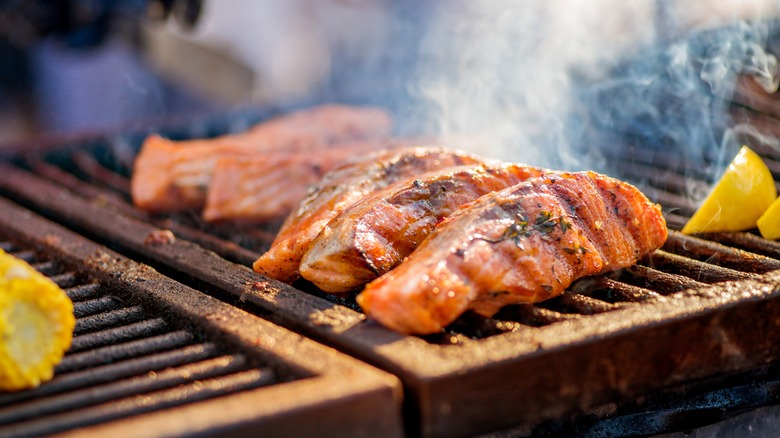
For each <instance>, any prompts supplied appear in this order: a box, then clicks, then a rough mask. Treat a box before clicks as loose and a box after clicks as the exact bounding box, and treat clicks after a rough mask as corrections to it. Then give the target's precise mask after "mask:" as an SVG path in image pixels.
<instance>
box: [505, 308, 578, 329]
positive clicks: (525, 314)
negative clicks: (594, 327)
mask: <svg viewBox="0 0 780 438" xmlns="http://www.w3.org/2000/svg"><path fill="white" fill-rule="evenodd" d="M581 317H582V316H580V315H577V314H570V313H561V312H556V311H554V310H549V309H545V308H543V307H537V306H533V305H531V304H514V305H511V306H506V307H504V308H502V309H501V310H499V311H498V313H496V314H495V315H493V318H494V319H498V320H501V321H513V322H518V323H520V324H523V325H527V326H531V327H542V326H545V325H550V324H552V323H555V322H561V321H569V320H573V319H579V318H581Z"/></svg>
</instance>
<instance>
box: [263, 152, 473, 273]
mask: <svg viewBox="0 0 780 438" xmlns="http://www.w3.org/2000/svg"><path fill="white" fill-rule="evenodd" d="M481 162H483V160H482V159H480V158H478V157H476V156H474V155H470V154H466V153H465V152H460V151H452V150H447V149H443V148H426V147H419V148H403V149H399V150H389V151H377V152H376V153H373V154H369V155H368V156H366V157H365V159H361V160H360V161H358V162H354V163H350V164H346V165H344V166H342V167H339V168H337V169H335V170H333V171H332V172H330V173H328V174H327V175H326V176H325V177H324V178H323V180H322V182H321V183H320V184H319V185H318V186H317V188H316V189H315V190H313V191H311V192H309V193H308V194H307V195H306V197H305V198H304V199H303V201H301V203H300V205H299V206H298V207H297V208H296V209H295V210H293V212H292V214H290V216H288V217H287V219H286V220H285V222H284V224H282V227H281V229H280V231H279V233H278V234H277V235H276V239H274V242H273V243H272V245H271V248H270V249H269V250H268V251H267V252H266V253H265V254H263V255H262V256H260V258H258V259H257V260H256V261H255V263H254V264H253V268H254V270H255V271H257V272H258V273H260V274H263V275H266V276H268V277H271V278H275V279H277V280H279V281H283V282H285V283H292V282H293V281H295V280H296V279H298V277H299V272H298V267H299V266H300V262H301V258H302V257H303V254H304V252H305V251H306V249H307V248H308V247H309V244H310V243H311V242H312V241H313V240H314V238H315V237H317V235H318V234H319V233H320V231H322V229H323V228H324V227H325V225H326V224H327V223H328V222H330V220H331V219H333V218H334V217H336V216H337V215H338V214H339V213H341V212H342V211H344V210H346V209H347V208H348V207H349V206H351V205H352V204H354V203H355V202H357V201H359V200H360V199H362V198H364V197H366V196H368V195H369V194H371V193H373V192H375V191H377V190H381V189H383V188H385V187H387V186H389V185H390V184H393V183H395V182H396V181H400V180H404V179H407V178H410V177H412V176H415V175H420V174H423V173H426V172H429V171H432V170H436V169H443V168H447V167H452V166H459V165H463V164H478V163H481Z"/></svg>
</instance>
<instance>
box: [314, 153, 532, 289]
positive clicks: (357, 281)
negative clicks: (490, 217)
mask: <svg viewBox="0 0 780 438" xmlns="http://www.w3.org/2000/svg"><path fill="white" fill-rule="evenodd" d="M544 172H545V171H544V170H542V169H538V168H535V167H530V166H524V165H518V164H501V165H497V166H488V165H484V164H473V165H467V166H459V167H452V168H447V169H444V170H439V171H435V172H431V173H428V174H426V175H422V176H420V177H418V178H414V177H413V178H411V179H408V180H404V181H400V182H398V183H396V184H393V185H391V186H389V187H387V188H385V189H384V190H381V191H379V192H375V193H374V194H373V195H371V196H369V197H366V198H364V199H362V200H360V201H359V202H357V203H356V204H354V205H352V206H351V207H349V208H348V209H346V210H345V211H344V212H342V213H341V214H340V215H338V216H336V217H335V218H334V219H332V220H331V221H330V222H329V223H328V224H327V225H326V226H325V228H324V229H323V230H322V231H321V232H320V234H319V235H318V236H317V238H316V239H314V241H313V242H312V243H311V245H310V246H309V249H308V250H307V251H306V254H305V255H304V256H303V259H302V260H301V266H300V273H301V276H302V277H303V278H305V279H307V280H309V281H311V282H312V283H314V284H315V285H316V286H317V287H319V288H320V289H322V290H323V291H325V292H330V293H341V292H349V291H351V290H354V289H357V288H359V287H361V286H363V285H365V284H366V283H368V282H369V281H371V280H373V279H375V278H377V277H378V276H380V275H382V274H384V273H386V272H388V271H389V270H391V269H393V268H394V267H395V266H397V265H398V264H399V263H401V261H402V260H403V259H404V257H406V256H408V255H409V254H410V253H411V252H412V251H414V249H415V248H417V245H419V244H420V242H422V240H423V239H425V237H426V236H428V234H430V233H431V231H432V230H433V228H434V227H435V226H436V224H437V223H438V222H439V221H441V220H442V219H443V218H445V217H447V216H449V215H450V213H452V212H453V211H454V210H455V209H457V208H458V207H460V206H461V205H463V204H466V203H468V202H472V201H474V200H475V199H477V198H479V197H480V196H482V195H484V194H486V193H490V192H494V191H497V190H501V189H504V188H506V187H509V186H512V185H514V184H517V183H519V182H520V181H523V180H526V179H528V178H531V177H538V176H540V175H542V174H543V173H544Z"/></svg>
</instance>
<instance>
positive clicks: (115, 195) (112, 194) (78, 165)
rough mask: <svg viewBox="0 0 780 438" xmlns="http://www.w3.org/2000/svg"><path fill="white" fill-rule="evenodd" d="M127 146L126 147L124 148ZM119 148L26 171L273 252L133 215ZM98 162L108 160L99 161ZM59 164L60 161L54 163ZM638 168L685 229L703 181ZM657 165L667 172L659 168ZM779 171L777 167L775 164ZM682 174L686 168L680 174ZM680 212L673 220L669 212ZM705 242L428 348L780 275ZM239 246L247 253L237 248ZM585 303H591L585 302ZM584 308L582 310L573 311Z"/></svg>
mask: <svg viewBox="0 0 780 438" xmlns="http://www.w3.org/2000/svg"><path fill="white" fill-rule="evenodd" d="M120 144H121V145H123V147H125V146H124V143H121V142H120ZM114 149H115V143H112V142H109V143H108V144H107V145H105V148H104V149H102V150H101V153H100V154H96V153H89V152H88V151H86V150H84V149H75V150H73V151H72V153H71V154H70V155H69V159H67V160H63V155H62V154H61V153H60V154H55V156H54V158H52V157H45V156H36V157H34V158H31V159H28V162H27V167H28V168H29V169H31V170H32V171H34V172H35V173H36V174H38V175H42V176H44V177H46V178H47V179H49V180H50V181H51V182H53V183H58V184H63V185H66V184H67V185H68V186H70V187H74V188H75V189H76V190H77V191H79V192H80V193H82V194H84V195H87V196H89V197H91V198H95V199H100V200H107V202H108V203H109V204H110V205H111V206H112V207H114V208H117V209H118V210H120V211H121V212H123V213H126V214H128V215H130V216H131V217H134V218H137V219H141V220H149V221H151V222H152V223H154V224H157V225H159V226H162V227H164V228H168V229H171V230H172V231H173V232H174V234H175V235H177V236H180V237H182V238H184V239H187V240H190V241H193V242H196V243H198V244H199V245H201V246H202V247H204V248H207V249H210V250H213V251H215V252H216V253H218V254H219V255H221V256H222V257H224V258H225V259H227V260H230V261H233V262H236V263H239V264H242V265H244V266H247V265H251V263H252V262H253V261H254V260H255V259H256V258H257V257H258V256H259V254H260V253H261V252H262V251H264V250H265V249H267V248H268V246H269V245H270V242H271V241H272V239H273V230H272V229H265V228H261V229H249V228H244V229H237V228H235V227H231V226H222V227H214V226H212V225H208V224H206V223H204V222H203V221H201V220H200V219H199V217H198V216H197V215H192V214H174V215H161V216H151V217H150V216H149V215H148V214H146V213H145V212H142V211H140V210H138V209H135V208H134V207H133V206H132V204H131V202H130V193H129V187H130V183H129V169H130V167H131V166H130V165H129V164H128V163H126V162H121V161H122V160H120V159H119V158H118V156H117V154H116V153H114V152H113V151H114ZM96 156H101V157H103V161H102V162H101V161H99V160H98V159H97V158H96ZM55 158H56V160H57V161H56V162H54V159H55ZM631 158H632V159H633V160H634V161H630V162H629V163H628V169H630V170H629V171H630V172H632V174H633V175H634V179H636V175H638V176H639V178H640V181H641V182H643V183H644V184H643V187H644V188H646V189H648V188H649V190H648V193H649V196H651V198H653V199H654V200H655V201H656V202H660V203H662V205H664V207H665V212H666V216H667V219H668V220H669V221H670V226H672V227H674V228H679V227H681V224H680V222H681V221H682V222H684V221H685V220H687V217H685V216H689V215H690V214H692V213H693V210H694V206H693V204H692V202H691V201H690V200H689V196H687V193H688V191H689V190H691V187H692V186H693V187H695V188H698V189H699V190H703V188H704V187H708V186H707V184H706V182H704V181H703V180H699V179H696V178H692V177H690V176H684V175H682V174H679V173H676V171H675V168H674V167H673V166H674V163H677V161H676V160H674V159H673V158H672V157H665V158H666V160H664V156H663V155H662V156H661V158H660V159H659V158H658V156H657V155H649V154H647V153H641V152H638V153H636V154H635V155H632V156H631ZM650 163H652V164H650ZM659 163H661V164H663V165H669V167H659ZM778 164H779V165H780V163H778ZM680 171H682V169H680ZM671 212H676V213H671ZM720 242H721V243H717V241H708V240H704V239H697V238H694V237H689V236H684V235H682V234H679V233H676V232H672V233H671V236H670V239H669V241H668V242H667V244H666V245H665V247H664V250H665V251H667V252H664V251H658V252H656V253H655V254H653V255H652V256H651V257H648V258H646V259H645V260H642V261H641V262H640V264H639V265H638V266H636V267H634V268H631V269H626V270H622V271H619V272H617V273H612V274H608V276H607V277H605V278H604V279H605V280H609V281H608V282H605V281H593V279H585V280H582V281H580V282H578V283H575V284H574V285H573V286H572V287H571V288H570V289H569V291H568V292H567V293H566V294H565V295H564V296H563V297H561V298H559V299H553V300H550V301H548V302H546V303H544V304H540V305H517V306H511V308H508V309H505V310H504V311H502V312H500V313H499V314H498V315H496V316H494V317H493V318H483V317H481V316H479V315H476V314H469V315H468V316H467V317H464V319H462V320H461V321H458V322H456V323H455V324H453V325H452V326H451V327H449V328H448V329H447V330H446V331H445V332H444V333H442V334H440V335H433V336H425V337H423V339H425V340H427V341H428V342H431V343H438V344H447V343H458V342H462V341H463V339H464V338H469V339H480V338H484V337H489V336H494V335H497V334H501V333H505V332H513V331H517V330H529V329H533V328H534V327H543V326H546V325H549V324H553V323H556V322H560V321H567V320H571V319H572V318H576V317H577V316H586V315H592V314H596V313H603V312H610V311H614V310H618V309H623V308H626V307H629V306H631V305H634V304H635V303H638V302H646V301H651V300H654V299H657V298H658V295H668V294H670V293H674V292H679V291H682V290H686V289H690V288H698V287H702V286H704V285H706V284H713V283H718V282H725V281H734V280H739V279H747V278H752V277H753V275H751V274H755V273H764V272H768V271H771V270H775V269H780V260H776V259H772V258H771V256H770V257H766V256H764V257H761V256H760V255H761V252H758V253H752V252H751V251H755V250H757V248H753V247H750V246H743V247H742V250H739V249H737V248H733V247H730V246H727V244H728V243H729V242H728V241H725V240H721V241H720ZM239 244H240V245H242V246H239ZM296 287H298V288H301V289H303V290H304V291H306V292H307V293H309V294H313V295H316V296H319V297H321V298H324V299H326V300H329V301H331V302H335V303H337V304H340V305H344V306H346V307H348V308H350V309H352V310H357V311H360V309H359V307H358V306H357V304H356V303H355V302H354V298H351V299H346V300H344V299H342V298H332V297H330V296H328V295H327V294H322V293H319V292H318V291H317V290H316V289H315V288H313V287H312V286H310V285H308V284H305V283H303V282H301V283H299V284H297V285H296ZM586 300H587V304H584V302H585V301H586ZM573 303H579V304H573Z"/></svg>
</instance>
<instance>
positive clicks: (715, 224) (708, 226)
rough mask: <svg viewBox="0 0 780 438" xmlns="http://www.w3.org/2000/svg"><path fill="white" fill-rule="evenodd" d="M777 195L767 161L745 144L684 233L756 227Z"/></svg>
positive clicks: (683, 230) (686, 226) (686, 225)
mask: <svg viewBox="0 0 780 438" xmlns="http://www.w3.org/2000/svg"><path fill="white" fill-rule="evenodd" d="M775 198H777V189H776V188H775V181H774V179H773V178H772V173H771V172H770V171H769V168H768V167H766V164H765V163H764V160H762V159H761V157H760V156H758V154H756V153H755V152H753V151H752V150H750V149H749V148H748V147H747V146H742V148H741V149H740V150H739V153H737V156H736V157H734V159H733V160H732V161H731V163H729V167H728V168H727V169H726V172H725V173H724V174H723V176H722V177H721V178H720V180H719V181H718V183H717V184H715V187H714V188H713V189H712V191H711V192H710V194H709V195H707V198H705V199H704V202H703V203H702V204H701V206H700V207H699V209H698V210H696V213H694V215H693V216H692V217H691V219H690V220H689V221H688V223H687V224H685V226H684V227H683V229H682V232H683V233H686V234H694V233H708V232H719V231H744V230H749V229H751V228H755V227H756V222H757V221H758V218H759V217H761V215H762V214H763V213H764V212H765V211H766V210H767V208H769V206H770V205H771V204H772V202H774V200H775ZM778 208H780V207H778Z"/></svg>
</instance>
